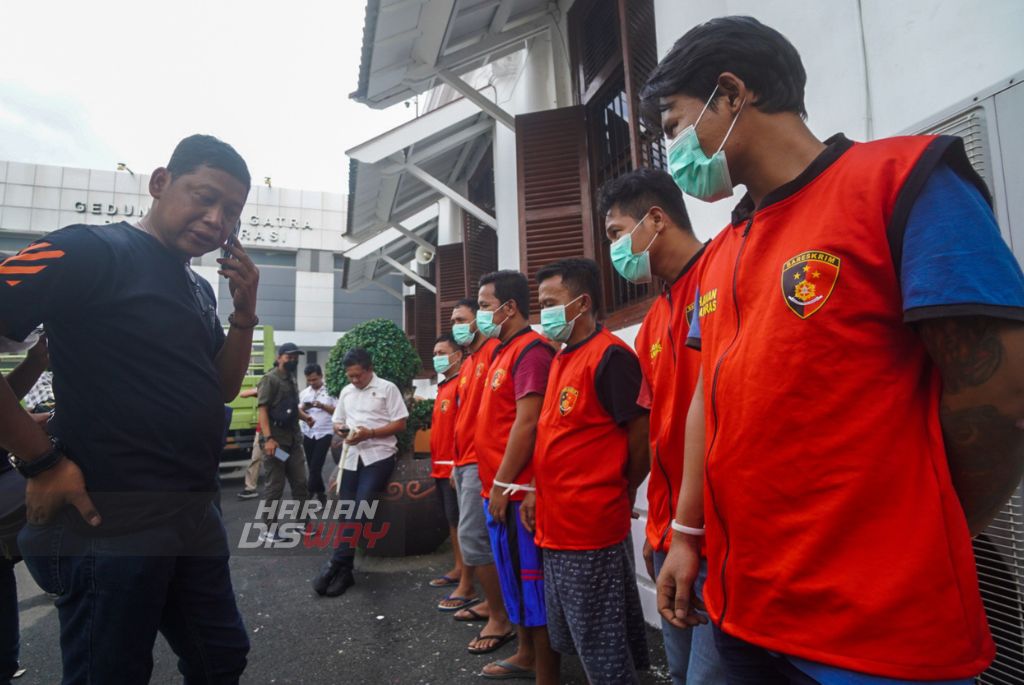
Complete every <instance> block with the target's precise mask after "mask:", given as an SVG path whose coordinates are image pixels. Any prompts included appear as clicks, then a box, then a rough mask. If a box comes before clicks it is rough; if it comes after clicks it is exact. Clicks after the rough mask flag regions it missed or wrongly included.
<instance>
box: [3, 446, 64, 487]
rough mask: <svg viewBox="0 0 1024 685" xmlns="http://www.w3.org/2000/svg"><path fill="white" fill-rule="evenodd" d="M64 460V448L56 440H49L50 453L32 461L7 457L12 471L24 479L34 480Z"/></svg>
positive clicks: (12, 456)
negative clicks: (12, 468)
mask: <svg viewBox="0 0 1024 685" xmlns="http://www.w3.org/2000/svg"><path fill="white" fill-rule="evenodd" d="M63 458H64V446H63V445H62V444H61V442H60V440H58V439H57V438H50V451H49V452H47V453H46V454H44V455H42V456H41V457H36V458H35V459H33V460H32V461H25V460H24V459H20V458H18V457H16V456H15V455H13V454H10V455H8V456H7V461H9V462H10V463H11V466H13V467H14V470H15V471H17V472H18V473H20V474H21V475H22V476H24V477H25V478H35V477H36V476H38V475H39V474H41V473H43V472H44V471H48V470H50V469H52V468H53V467H54V466H56V465H57V462H59V461H60V460H61V459H63Z"/></svg>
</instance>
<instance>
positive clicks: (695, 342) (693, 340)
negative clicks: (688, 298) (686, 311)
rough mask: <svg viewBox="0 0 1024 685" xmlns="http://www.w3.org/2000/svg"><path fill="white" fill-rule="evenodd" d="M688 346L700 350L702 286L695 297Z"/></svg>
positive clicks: (687, 338)
mask: <svg viewBox="0 0 1024 685" xmlns="http://www.w3.org/2000/svg"><path fill="white" fill-rule="evenodd" d="M686 346H687V347H692V348H693V349H695V350H699V349H700V286H698V287H697V289H696V291H695V292H694V295H693V318H692V319H690V330H689V332H688V333H687V334H686Z"/></svg>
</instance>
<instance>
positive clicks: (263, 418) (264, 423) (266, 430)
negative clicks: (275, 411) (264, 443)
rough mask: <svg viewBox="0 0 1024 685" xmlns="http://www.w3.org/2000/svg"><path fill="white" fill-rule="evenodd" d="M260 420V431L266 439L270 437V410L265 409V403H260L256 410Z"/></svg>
mask: <svg viewBox="0 0 1024 685" xmlns="http://www.w3.org/2000/svg"><path fill="white" fill-rule="evenodd" d="M257 413H258V414H259V421H260V432H261V433H263V437H264V438H266V439H269V438H270V412H269V411H268V410H267V405H265V404H264V405H261V406H260V408H259V409H258V410H257Z"/></svg>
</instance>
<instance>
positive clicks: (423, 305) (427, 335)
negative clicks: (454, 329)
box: [413, 283, 437, 376]
mask: <svg viewBox="0 0 1024 685" xmlns="http://www.w3.org/2000/svg"><path fill="white" fill-rule="evenodd" d="M413 297H414V298H415V301H416V306H415V312H414V317H415V331H416V332H415V334H414V336H413V347H415V348H416V353H417V354H418V355H419V356H420V362H421V363H422V365H423V368H422V369H421V370H420V371H421V373H420V375H422V376H432V375H433V374H434V362H433V357H434V340H435V339H437V313H436V310H437V296H436V295H435V294H434V293H432V292H430V291H429V290H427V289H426V288H424V287H423V286H422V285H419V284H418V283H417V284H416V292H415V294H414V295H413Z"/></svg>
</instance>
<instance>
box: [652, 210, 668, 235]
mask: <svg viewBox="0 0 1024 685" xmlns="http://www.w3.org/2000/svg"><path fill="white" fill-rule="evenodd" d="M647 218H648V219H649V220H650V221H651V223H652V224H653V225H654V232H655V233H661V232H662V231H663V230H665V228H667V227H668V215H666V214H665V210H664V209H662V208H661V207H658V206H657V205H655V206H654V207H651V208H650V210H648V212H647Z"/></svg>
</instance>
